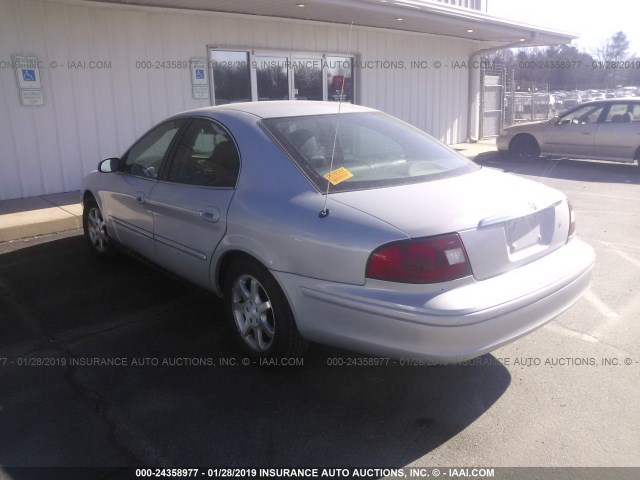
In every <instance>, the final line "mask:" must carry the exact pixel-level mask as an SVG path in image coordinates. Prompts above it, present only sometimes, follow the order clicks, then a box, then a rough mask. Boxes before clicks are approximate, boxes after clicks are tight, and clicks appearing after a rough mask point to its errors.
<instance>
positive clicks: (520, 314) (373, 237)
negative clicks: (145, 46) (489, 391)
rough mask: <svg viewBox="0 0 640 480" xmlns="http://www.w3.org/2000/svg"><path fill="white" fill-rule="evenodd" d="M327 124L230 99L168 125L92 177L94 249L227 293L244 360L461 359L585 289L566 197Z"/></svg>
mask: <svg viewBox="0 0 640 480" xmlns="http://www.w3.org/2000/svg"><path fill="white" fill-rule="evenodd" d="M337 110H338V104H336V103H333V102H332V103H323V102H306V101H284V102H278V101H274V102H259V103H244V104H242V103H241V104H229V105H224V106H219V107H210V108H203V109H199V110H192V111H188V112H184V113H181V114H178V115H175V116H173V117H171V118H169V119H167V120H165V121H163V122H161V123H160V124H159V125H157V126H156V127H154V128H153V129H151V130H150V131H149V132H148V133H147V134H145V135H144V136H142V138H141V139H140V140H138V141H137V142H136V143H134V145H133V146H132V147H131V148H130V149H129V150H128V151H127V152H126V153H125V154H124V155H122V157H120V158H110V159H106V160H103V161H102V162H100V164H99V166H98V171H96V172H93V173H90V174H89V175H88V176H87V177H86V178H85V181H84V186H83V189H82V194H83V204H84V216H83V225H84V231H85V237H86V240H87V243H88V245H89V247H90V248H91V249H92V250H93V251H94V253H95V254H96V255H98V256H99V257H101V258H108V257H109V256H111V255H112V254H113V252H114V249H116V247H118V246H120V247H124V248H125V249H126V250H128V251H131V252H134V253H135V254H137V255H141V256H143V257H145V258H146V259H148V260H150V261H152V262H154V263H156V264H158V265H160V266H161V267H163V268H165V269H167V270H169V271H171V272H173V273H175V274H177V275H179V276H181V277H183V278H185V279H187V280H189V281H191V282H193V283H195V284H197V285H199V286H201V287H203V288H205V289H207V290H210V291H212V292H214V293H216V294H217V295H220V296H222V297H223V301H224V306H225V316H226V321H227V322H228V323H229V325H230V326H231V329H232V331H233V332H234V336H235V338H236V339H237V342H238V344H239V345H240V346H241V347H242V348H243V349H244V350H245V352H246V354H247V355H249V356H251V357H253V358H264V357H287V356H293V355H299V354H301V353H302V352H303V351H304V348H305V346H306V344H307V341H309V340H310V341H316V342H321V343H326V344H329V345H335V346H338V347H343V348H347V349H352V350H357V351H362V352H368V353H371V354H375V355H381V356H392V357H402V356H411V357H413V358H415V357H420V358H426V359H430V360H435V361H455V360H462V359H466V358H471V357H474V356H477V355H482V354H484V353H486V352H489V351H491V350H494V349H496V348H498V347H500V346H501V345H504V344H506V343H508V342H511V341H513V340H515V339H517V338H519V337H521V336H523V335H525V334H527V333H529V332H531V331H532V330H534V329H536V328H538V327H540V326H541V325H543V324H545V323H546V322H548V321H549V320H551V319H552V318H553V317H555V316H556V315H558V314H559V313H561V312H562V311H563V310H565V309H566V308H568V307H569V306H571V305H572V304H573V303H574V302H575V301H576V300H577V299H578V298H579V297H580V296H581V295H582V293H583V292H584V291H585V290H586V288H587V287H588V285H589V281H590V275H591V269H592V265H593V262H594V254H593V250H592V249H591V247H589V246H588V245H586V244H585V243H584V242H582V241H581V240H580V239H579V238H576V236H575V231H576V225H575V216H574V213H573V210H572V208H571V205H570V203H569V202H568V200H567V198H566V197H565V195H563V194H562V193H561V192H559V191H556V190H553V189H551V188H549V187H546V186H544V185H541V184H537V183H534V182H531V181H528V180H525V179H523V178H519V177H515V176H511V175H507V174H503V173H500V172H496V171H494V170H490V169H486V168H481V167H479V166H478V165H476V164H474V163H472V162H470V161H469V160H467V159H465V158H464V157H462V156H460V155H459V154H457V153H456V152H455V151H453V150H451V149H449V148H448V147H446V146H445V145H443V144H441V143H440V142H438V141H436V140H434V139H433V138H431V137H430V136H428V135H427V134H425V133H424V132H422V131H420V130H418V129H416V128H414V127H412V126H410V125H408V124H406V123H404V122H401V121H399V120H397V119H395V118H393V117H390V116H388V115H386V114H384V113H381V112H379V111H376V110H372V109H369V108H365V107H360V106H355V105H348V104H345V105H342V113H341V114H340V115H338V114H337ZM327 192H328V195H326V193H327ZM325 202H326V204H325ZM96 274H98V275H99V272H96ZM211 320H212V321H214V320H215V318H213V313H212V319H211Z"/></svg>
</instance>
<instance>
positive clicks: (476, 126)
mask: <svg viewBox="0 0 640 480" xmlns="http://www.w3.org/2000/svg"><path fill="white" fill-rule="evenodd" d="M536 37H537V32H532V35H531V40H535V39H536ZM527 46H533V45H530V44H527V43H526V42H521V41H518V42H511V43H507V44H505V45H500V46H499V47H492V48H483V49H482V50H477V51H475V52H473V53H472V54H471V56H470V57H469V67H470V68H469V116H468V122H467V125H468V135H467V137H468V142H469V143H476V142H477V141H478V140H479V137H480V66H478V68H473V65H474V62H476V61H477V60H478V59H479V58H480V57H481V56H483V55H490V54H492V53H495V52H497V51H499V50H503V49H505V48H515V47H527Z"/></svg>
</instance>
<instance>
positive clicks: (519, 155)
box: [509, 135, 540, 160]
mask: <svg viewBox="0 0 640 480" xmlns="http://www.w3.org/2000/svg"><path fill="white" fill-rule="evenodd" d="M509 154H510V155H511V157H512V158H515V159H516V160H534V159H536V158H538V157H539V156H540V148H539V147H538V142H536V139H535V138H533V137H531V136H529V135H521V136H519V137H516V138H514V139H513V140H512V141H511V145H509Z"/></svg>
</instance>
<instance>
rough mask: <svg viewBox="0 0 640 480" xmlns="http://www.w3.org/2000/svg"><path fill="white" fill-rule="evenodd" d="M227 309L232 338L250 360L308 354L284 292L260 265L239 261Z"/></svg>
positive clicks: (229, 280)
mask: <svg viewBox="0 0 640 480" xmlns="http://www.w3.org/2000/svg"><path fill="white" fill-rule="evenodd" d="M224 307H225V314H226V318H227V321H228V323H229V325H230V327H231V330H232V331H233V335H234V336H235V337H236V339H237V340H238V342H239V343H240V345H241V347H242V349H243V350H244V351H245V352H246V354H247V355H248V356H250V357H251V358H254V359H260V358H285V357H295V356H300V355H302V354H303V353H304V351H305V350H306V348H307V341H306V340H304V338H302V336H301V335H300V332H298V328H297V327H296V323H295V319H294V317H293V313H292V311H291V308H290V307H289V303H288V302H287V299H286V297H285V295H284V292H283V291H282V289H281V288H280V286H279V285H278V283H277V282H276V280H275V278H273V276H272V275H271V274H270V273H269V271H268V270H267V269H266V268H264V267H263V266H262V265H260V264H259V263H258V262H256V261H254V260H251V259H249V258H240V259H238V260H236V261H235V262H234V263H233V264H232V265H231V267H230V268H229V270H228V272H227V275H226V277H225V282H224Z"/></svg>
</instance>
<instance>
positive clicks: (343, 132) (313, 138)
mask: <svg viewBox="0 0 640 480" xmlns="http://www.w3.org/2000/svg"><path fill="white" fill-rule="evenodd" d="M337 120H338V116H337V115H312V116H302V117H285V118H269V119H264V120H262V124H263V125H264V127H265V128H266V129H267V130H268V131H269V132H270V133H271V135H272V136H273V137H274V138H275V139H276V141H277V142H278V143H279V144H280V145H281V146H282V148H283V149H284V150H285V152H286V153H287V154H288V155H289V157H291V158H292V159H293V160H294V162H295V163H296V164H297V165H298V167H299V168H300V169H301V170H302V172H303V173H304V174H305V175H306V176H307V178H309V180H310V181H311V182H312V183H313V184H314V185H315V187H316V188H317V189H318V190H319V191H325V190H326V189H327V180H329V181H330V182H331V184H330V191H333V192H339V191H348V190H360V189H368V188H381V187H388V186H393V185H404V184H409V183H419V182H425V181H428V180H435V179H439V178H444V177H449V176H454V175H460V174H463V173H467V172H470V171H473V170H475V169H477V168H479V167H478V166H476V165H475V164H473V163H472V162H470V161H469V160H467V159H465V158H464V157H462V156H460V155H457V154H456V153H454V152H452V151H451V150H449V149H448V148H447V147H445V146H444V145H442V144H441V143H439V142H438V141H437V140H435V139H434V138H432V137H430V136H429V135H427V134H426V133H424V132H422V131H421V130H418V129H416V128H414V127H412V126H411V125H409V124H407V123H404V122H401V121H400V120H397V119H395V118H393V117H390V116H389V115H386V114H383V113H380V112H371V113H345V114H341V115H340V117H339V124H338V136H337V139H336V142H335V144H336V145H335V156H334V160H333V168H331V166H330V165H331V153H332V151H333V143H334V137H335V131H336V121H337ZM330 170H331V174H330Z"/></svg>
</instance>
